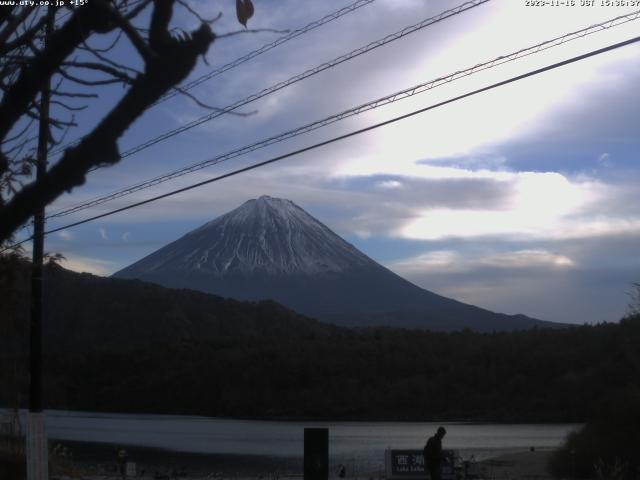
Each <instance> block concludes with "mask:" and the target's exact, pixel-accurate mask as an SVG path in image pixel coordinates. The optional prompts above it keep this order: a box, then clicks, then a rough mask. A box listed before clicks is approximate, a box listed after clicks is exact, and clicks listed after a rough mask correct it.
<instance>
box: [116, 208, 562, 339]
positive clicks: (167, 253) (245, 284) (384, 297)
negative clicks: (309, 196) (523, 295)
mask: <svg viewBox="0 0 640 480" xmlns="http://www.w3.org/2000/svg"><path fill="white" fill-rule="evenodd" d="M114 276H115V277H117V278H138V279H142V280H146V281H150V282H155V283H158V284H160V285H164V286H167V287H182V288H192V289H196V290H201V291H204V292H210V293H215V294H217V295H221V296H225V297H232V298H236V299H241V300H257V299H273V300H275V301H277V302H280V303H282V304H284V305H286V306H288V307H290V308H292V309H294V310H296V311H298V312H301V313H303V314H305V315H310V316H312V317H315V318H318V319H320V320H326V321H332V322H335V323H338V324H342V325H389V326H395V327H417V328H430V329H436V330H455V329H460V328H464V327H471V328H473V329H476V330H479V331H491V330H513V329H524V328H531V327H533V326H536V325H539V326H543V325H544V326H551V325H554V324H551V323H549V322H541V321H539V320H534V319H531V318H528V317H525V316H523V315H515V316H509V315H503V314H497V313H494V312H490V311H488V310H484V309H481V308H478V307H475V306H472V305H467V304H464V303H461V302H458V301H455V300H451V299H448V298H445V297H442V296H440V295H437V294H435V293H433V292H429V291H428V290H424V289H422V288H419V287H417V286H416V285H414V284H412V283H410V282H408V281H407V280H405V279H403V278H401V277H399V276H398V275H396V274H395V273H393V272H391V271H390V270H388V269H386V268H384V267H383V266H382V265H380V264H378V263H376V262H375V261H374V260H372V259H371V258H369V257H367V256H366V255H365V254H363V253H362V252H360V251H359V250H357V249H356V248H355V247H354V246H353V245H351V244H349V243H348V242H346V241H345V240H343V239H342V238H340V237H339V236H338V235H336V234H335V233H334V232H332V231H331V230H330V229H329V228H327V227H326V226H325V225H323V224H322V223H321V222H319V221H318V220H317V219H315V218H313V217H312V216H311V215H309V214H308V213H307V212H305V211H304V210H303V209H302V208H300V207H298V206H297V205H295V204H294V203H293V202H291V201H289V200H284V199H277V198H271V197H266V196H263V197H260V198H259V199H256V200H249V201H247V202H245V203H244V204H243V205H241V206H240V207H238V208H237V209H235V210H233V211H231V212H229V213H227V214H225V215H222V216H221V217H219V218H217V219H215V220H213V221H211V222H208V223H206V224H205V225H203V226H202V227H200V228H197V229H196V230H193V231H192V232H190V233H188V234H186V235H185V236H183V237H182V238H180V239H178V240H176V241H174V242H172V243H170V244H168V245H166V246H164V247H162V248H160V249H159V250H157V251H155V252H153V253H152V254H150V255H148V256H147V257H145V258H143V259H141V260H139V261H138V262H136V263H134V264H132V265H130V266H129V267H126V268H125V269H123V270H120V271H119V272H117V273H115V274H114Z"/></svg>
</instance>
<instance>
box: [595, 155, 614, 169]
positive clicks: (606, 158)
mask: <svg viewBox="0 0 640 480" xmlns="http://www.w3.org/2000/svg"><path fill="white" fill-rule="evenodd" d="M598 163H599V164H600V165H602V166H603V167H611V166H612V165H613V163H612V162H611V155H609V154H608V153H607V152H605V153H603V154H601V155H600V156H599V157H598Z"/></svg>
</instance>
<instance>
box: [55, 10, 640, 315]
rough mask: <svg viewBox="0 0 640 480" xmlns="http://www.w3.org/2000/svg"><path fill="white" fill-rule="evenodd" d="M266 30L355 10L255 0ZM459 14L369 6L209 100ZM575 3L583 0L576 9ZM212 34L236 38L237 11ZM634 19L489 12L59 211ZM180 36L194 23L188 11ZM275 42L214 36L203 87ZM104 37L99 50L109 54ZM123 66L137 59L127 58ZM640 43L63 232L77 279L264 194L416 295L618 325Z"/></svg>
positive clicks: (89, 115)
mask: <svg viewBox="0 0 640 480" xmlns="http://www.w3.org/2000/svg"><path fill="white" fill-rule="evenodd" d="M254 3H255V10H256V12H255V16H254V17H253V18H252V19H251V20H250V21H249V27H250V28H252V29H261V28H265V29H279V30H283V29H295V28H300V27H301V26H303V25H306V24H308V23H309V22H312V21H314V20H316V19H319V18H321V17H323V16H324V15H327V14H329V13H331V12H333V11H335V10H338V9H340V8H342V7H344V6H347V5H349V4H350V3H351V2H349V1H344V0H326V1H322V2H304V6H302V3H301V2H299V1H296V0H279V1H277V2H276V1H268V0H254ZM461 3H463V2H456V1H448V0H447V1H443V0H435V1H426V0H375V1H374V2H372V3H371V4H369V5H367V6H364V7H362V8H359V9H358V10H357V11H355V12H353V13H350V14H348V15H345V16H344V17H342V18H340V19H338V20H336V21H334V22H331V23H330V24H327V25H325V26H322V27H320V28H318V29H316V30H314V31H312V32H310V33H307V34H305V35H303V36H301V37H299V38H297V39H294V40H292V41H290V42H288V43H286V44H284V45H282V46H279V47H278V48H275V49H273V50H271V51H270V52H268V53H265V54H263V55H260V56H259V57H257V58H255V59H253V60H251V61H250V62H247V63H245V64H243V65H241V66H240V67H237V68H235V69H232V70H230V71H228V72H225V73H224V74H222V75H220V76H218V77H216V78H215V79H213V80H211V81H208V82H205V83H203V84H202V85H200V86H199V87H197V88H195V89H194V90H193V91H192V93H194V94H195V95H197V97H198V98H199V99H200V100H202V101H204V102H206V103H208V104H211V105H215V106H217V107H224V106H227V105H230V104H232V103H234V102H235V101H237V100H239V99H242V98H245V97H247V96H248V95H250V94H252V93H256V92H259V91H260V90H262V89H264V88H267V87H270V86H271V85H273V84H276V83H278V82H280V81H282V80H285V79H288V78H290V77H292V76H294V75H296V74H299V73H301V72H304V71H306V70H308V69H310V68H313V67H315V66H317V65H320V64H322V63H324V62H327V61H329V60H332V59H334V58H336V57H338V56H340V55H343V54H345V53H347V52H350V51H352V50H354V49H356V48H358V47H361V46H363V45H366V44H368V43H370V42H372V41H375V40H378V39H380V38H383V37H385V36H386V35H388V34H391V33H394V32H396V31H399V30H401V29H402V28H404V27H406V26H409V25H412V24H415V23H417V22H419V21H421V20H423V19H426V18H429V17H431V16H434V15H437V14H439V13H440V12H442V11H444V10H447V9H450V8H454V7H456V6H457V5H460V4H461ZM567 3H569V2H567ZM193 6H194V8H195V9H196V10H198V11H199V12H201V13H202V14H203V15H204V16H209V17H213V16H215V15H216V14H217V13H218V12H219V11H221V12H222V13H223V16H222V18H221V20H220V21H219V22H218V23H216V24H215V25H214V31H215V32H216V33H218V34H223V33H226V32H233V31H236V30H238V29H241V27H240V26H239V25H238V24H237V22H236V21H235V14H234V11H233V2H231V1H224V2H223V1H220V2H213V1H204V0H203V1H199V2H198V1H195V2H193ZM631 11H632V8H627V7H617V6H602V3H601V2H600V1H599V0H598V1H596V2H595V4H594V5H593V6H584V2H582V1H576V2H575V5H574V6H557V7H554V6H551V5H547V6H540V7H531V6H527V5H526V2H525V1H524V0H491V1H489V2H487V3H485V4H482V5H480V6H478V7H476V8H473V9H470V10H469V11H466V12H463V13H460V14H458V15H455V16H453V17H452V18H449V19H447V20H445V21H442V22H439V23H437V24H435V25H432V26H430V27H428V28H425V29H422V30H420V31H419V32H416V33H413V34H411V35H407V36H406V37H404V38H402V39H399V40H397V41H395V42H392V43H389V44H387V45H384V46H382V47H380V48H378V49H376V50H374V51H372V52H369V53H367V54H364V55H361V56H359V57H357V58H355V59H353V60H350V61H348V62H345V63H344V64H341V65H339V66H337V67H334V68H331V69H329V70H327V71H324V72H322V73H320V74H317V75H315V76H313V77H311V78H309V79H306V80H304V81H301V82H299V83H297V84H295V85H293V86H291V87H288V88H285V89H283V90H280V91H278V92H277V93H274V94H272V95H269V96H267V97H265V98H263V99H261V100H259V101H256V102H254V103H252V104H251V105H247V106H245V107H242V108H241V109H240V110H239V111H240V112H243V113H246V114H248V115H245V116H237V115H226V116H222V117H220V118H217V119H215V120H213V121H211V122H207V123H205V124H203V125H201V126H199V127H196V128H194V129H191V130H189V131H188V132H185V133H183V134H181V135H178V136H176V137H174V138H172V139H170V140H167V141H165V142H162V143H160V144H158V145H155V146H154V147H151V148H149V149H146V150H144V151H143V152H140V153H138V154H136V155H133V156H131V157H128V158H126V159H124V160H123V161H122V162H121V163H120V164H118V165H117V166H115V167H112V168H108V169H102V170H98V171H96V172H94V173H92V174H91V175H90V176H89V178H88V180H87V182H86V184H85V185H84V186H82V187H80V188H77V189H75V190H73V191H72V192H70V193H69V194H66V195H64V196H62V197H60V198H59V199H58V200H57V201H56V202H55V203H54V204H52V205H51V206H50V207H48V210H47V211H48V212H49V213H53V212H55V211H58V210H60V209H62V208H66V207H69V206H72V205H74V204H76V203H78V202H81V201H84V200H87V199H90V198H93V197H95V196H98V195H102V194H104V193H109V192H111V191H114V190H118V189H120V188H122V187H124V186H128V185H131V184H135V183H137V182H140V181H143V180H146V179H149V178H152V177H154V176H157V175H161V174H163V173H165V172H167V171H171V170H175V169H177V168H181V167H183V166H186V165H190V164H193V163H196V162H199V161H202V160H205V159H208V158H211V157H214V156H216V155H219V154H222V153H225V152H227V151H230V150H233V149H235V148H238V147H241V146H244V145H246V144H249V143H252V142H255V141H258V140H261V139H264V138H267V137H269V136H271V135H274V134H279V133H281V132H285V131H287V130H290V129H292V128H295V127H297V126H299V125H302V124H306V123H309V122H312V121H315V120H318V119H322V118H324V117H326V116H329V115H331V114H334V113H337V112H341V111H344V110H346V109H349V108H352V107H354V106H357V105H360V104H362V103H366V102H369V101H371V100H373V99H376V98H379V97H383V96H385V95H388V94H392V93H394V92H397V91H400V90H403V89H406V88H409V87H411V86H414V85H417V84H420V83H423V82H426V81H428V80H431V79H435V78H438V77H440V76H444V75H447V74H450V73H453V72H455V71H458V70H462V69H466V68H468V67H471V66H473V65H476V64H478V63H481V62H485V61H488V60H491V59H493V58H496V57H499V56H501V55H506V54H509V53H511V52H514V51H517V50H519V49H522V48H525V47H529V46H532V45H536V44H538V43H540V42H543V41H545V40H548V39H551V38H554V37H557V36H561V35H563V34H565V33H569V32H573V31H576V30H579V29H581V28H584V27H587V26H590V25H592V24H595V23H599V22H602V21H604V20H607V19H610V18H613V17H616V16H619V15H623V14H627V13H629V12H631ZM174 24H175V25H179V26H182V27H184V28H194V27H195V26H196V25H197V22H196V20H195V19H194V18H193V17H192V16H190V15H189V13H188V12H186V11H183V10H176V14H175V17H174ZM639 25H640V20H637V21H632V22H629V23H627V24H625V25H621V26H618V27H615V28H612V29H609V30H605V31H602V32H598V33H596V34H594V35H590V36H588V37H585V38H580V39H577V40H575V41H572V42H569V43H567V44H564V45H562V46H559V47H555V48H552V49H548V50H545V51H542V52H540V53H537V54H535V55H531V56H527V57H524V58H521V59H519V60H518V61H515V62H511V63H507V64H504V65H501V66H499V67H496V68H493V69H490V70H486V71H482V72H479V73H477V74H474V75H471V76H468V77H465V78H462V79H460V80H457V81H454V82H450V83H447V84H446V85H443V86H440V87H438V88H435V89H433V90H430V91H428V92H425V93H422V94H419V95H416V96H413V97H411V98H408V99H404V100H401V101H399V102H396V103H394V104H392V105H387V106H385V107H382V108H379V109H376V110H373V111H369V112H367V113H364V114H361V115H358V116H355V117H351V118H349V119H346V120H343V121H341V122H337V123H335V124H333V125H330V126H328V127H325V128H322V129H319V130H317V131H314V132H312V133H310V134H306V135H303V136H300V137H296V138H295V139H292V140H288V141H286V142H282V143H280V144H277V145H273V146H270V147H267V148H265V149H262V150H258V151H256V152H253V153H251V154H248V155H246V156H243V157H239V158H236V159H233V160H230V161H228V162H226V163H224V164H221V165H218V166H215V167H210V168H207V169H203V170H200V171H198V172H195V173H192V174H189V175H187V176H184V177H181V178H179V179H174V180H172V181H170V182H166V183H164V184H161V185H158V186H156V187H153V188H151V189H148V190H145V191H143V192H138V193H136V194H133V195H130V196H127V197H124V198H121V199H118V200H116V201H113V202H110V203H107V204H104V205H102V206H99V207H95V208H92V209H91V210H85V211H82V212H78V213H77V214H74V215H70V216H67V217H63V218H59V219H55V220H52V221H50V222H49V224H48V225H47V227H48V228H56V227H60V226H63V225H65V224H67V223H70V222H71V221H76V220H81V219H83V218H86V217H87V216H89V215H94V214H98V213H102V212H105V211H108V210H111V209H113V208H116V207H120V206H124V205H127V204H129V203H131V202H133V201H134V200H142V199H144V198H147V197H149V196H151V195H153V194H158V193H163V192H167V191H170V190H173V189H175V188H179V187H182V186H185V185H188V184H191V183H195V182H198V181H202V180H205V179H207V178H211V177H214V176H217V175H220V174H221V173H225V172H229V171H231V170H233V169H236V168H239V167H241V166H245V165H249V164H252V163H255V162H259V161H262V160H266V159H268V158H271V157H273V156H276V155H280V154H283V153H287V152H290V151H292V150H295V149H298V148H302V147H304V146H308V145H311V144H314V143H317V142H320V141H323V140H326V139H329V138H332V137H334V136H337V135H342V134H345V133H348V132H351V131H353V130H357V129H360V128H364V127H366V126H368V125H372V124H375V123H378V122H382V121H384V120H387V119H390V118H392V117H395V116H398V115H402V114H405V113H408V112H412V111H414V110H417V109H421V108H424V107H427V106H429V105H433V104H437V103H439V102H442V101H444V100H447V99H450V98H453V97H455V96H457V95H460V94H463V93H465V92H469V91H472V90H475V89H478V88H481V87H484V86H487V85H490V84H492V83H495V82H498V81H501V80H504V79H506V78H509V77H512V76H515V75H520V74H522V73H525V72H528V71H531V70H535V69H537V68H540V67H543V66H546V65H549V64H552V63H555V62H559V61H561V60H564V59H567V58H570V57H574V56H576V55H580V54H583V53H586V52H589V51H592V50H596V49H598V48H602V47H604V46H607V45H610V44H614V43H617V42H621V41H623V40H627V39H629V38H632V37H635V36H637V35H638V32H639V31H640V28H639ZM279 35H281V34H277V33H273V32H247V33H244V34H238V35H234V36H230V37H224V38H219V39H217V40H216V41H215V42H214V44H213V45H212V47H211V49H210V50H209V52H208V54H207V55H206V60H207V62H208V65H207V64H205V63H204V62H203V61H201V62H200V63H199V64H198V66H197V68H196V69H195V70H194V72H193V73H192V75H191V77H190V78H197V77H198V76H199V75H202V74H204V73H206V72H209V71H211V70H213V69H214V68H216V67H218V66H220V65H223V64H225V63H227V62H229V61H231V60H233V59H235V58H237V57H240V56H242V55H244V54H246V53H247V52H249V51H251V50H253V49H255V48H258V47H260V46H262V45H263V44H265V43H268V42H270V41H273V40H274V39H275V38H277V37H278V36H279ZM108 41H109V38H96V39H95V40H93V42H94V45H102V44H105V43H107V42H108ZM116 55H117V56H118V60H119V61H121V62H127V63H129V64H132V65H135V64H139V60H138V59H137V57H136V54H135V52H133V51H132V50H131V49H130V48H128V47H127V46H122V47H119V48H118V50H117V52H116ZM639 60H640V44H633V45H631V46H626V47H623V48H620V49H617V50H614V51H611V52H608V53H605V54H603V55H599V56H597V57H593V58H589V59H586V60H583V61H580V62H577V63H575V64H572V65H568V66H565V67H562V68H559V69H556V70H553V71H550V72H546V73H543V74H541V75H538V76H535V77H530V78H526V79H524V80H522V81H518V82H515V83H512V84H510V85H507V86H503V87H500V88H497V89H494V90H492V91H489V92H485V93H483V94H479V95H476V96H473V97H470V98H466V99H463V100H461V101H458V102H455V103H452V104H449V105H446V106H443V107H440V108H437V109H433V110H431V111H428V112H425V113H422V114H419V115H416V116H413V117H411V118H409V119H406V120H403V121H400V122H397V123H394V124H392V125H388V126H385V127H382V128H378V129H375V130H373V131H370V132H367V133H365V134H362V135H358V136H355V137H352V138H350V139H347V140H343V141H340V142H337V143H334V144H332V145H330V146H326V147H322V148H318V149H315V150H313V151H310V152H308V153H305V154H302V155H297V156H294V157H291V158H289V159H286V160H284V161H282V162H278V163H276V164H272V165H270V166H267V167H264V168H260V169H257V170H253V171H251V172H248V173H245V174H242V175H238V176H235V177H231V178H228V179H226V180H223V181H220V182H216V183H213V184H210V185H207V186H205V187H202V188H199V189H195V190H191V191H189V192H185V193H183V194H180V195H177V196H174V197H171V198H167V199H164V200H161V201H158V202H155V203H152V204H149V205H146V206H143V207H140V208H136V209H132V210H129V211H127V212H123V213H121V214H117V215H113V216H111V217H107V218H104V219H100V220H98V221H95V222H91V223H87V224H85V225H82V226H79V227H74V228H69V229H65V230H63V231H61V232H58V233H55V234H52V235H50V236H49V237H48V238H47V240H46V250H47V251H54V252H60V253H62V254H64V255H65V257H66V258H67V260H66V262H65V263H64V264H63V265H64V266H66V267H67V268H71V269H74V270H77V271H88V272H92V273H96V274H100V275H109V274H111V273H113V272H115V271H117V270H119V269H121V268H123V267H125V266H127V265H129V264H130V263H132V262H134V261H136V260H138V259H140V258H142V257H143V256H145V255H147V254H149V253H151V252H152V251H154V250H156V249H158V248H160V247H161V246H163V245H165V244H166V243H168V242H170V241H172V240H175V239H177V238H178V237H180V236H181V235H183V234H185V233H187V232H188V231H190V230H192V229H193V228H196V227H198V226H200V225H201V224H203V223H205V222H207V221H209V220H211V219H213V218H215V217H217V216H219V215H221V214H223V213H225V212H227V211H229V210H231V209H233V208H235V207H237V206H239V205H240V204H242V203H243V202H245V201H246V200H248V199H251V198H257V197H259V196H261V195H270V196H275V197H282V198H288V199H290V200H292V201H293V202H295V203H296V204H298V205H300V206H301V207H302V208H304V209H305V210H307V211H308V212H309V213H310V214H312V215H313V216H315V217H316V218H318V219H319V220H320V221H322V222H323V223H324V224H326V225H327V226H328V227H329V228H331V229H332V230H334V231H335V232H336V233H338V234H339V235H341V236H342V237H343V238H345V239H346V240H348V241H349V242H351V243H352V244H353V245H355V246H356V247H357V248H359V249H360V250H362V251H363V252H364V253H366V254H367V255H369V256H370V257H371V258H373V259H374V260H376V261H378V262H379V263H381V264H383V265H385V266H386V267H388V268H390V269H391V270H392V271H394V272H396V273H398V274H399V275H401V276H403V277H405V278H407V279H408V280H410V281H412V282H414V283H415V284H417V285H419V286H421V287H423V288H426V289H428V290H431V291H434V292H436V293H439V294H441V295H445V296H448V297H451V298H455V299H457V300H460V301H463V302H467V303H471V304H475V305H478V306H481V307H484V308H487V309H490V310H494V311H497V312H504V313H509V314H515V313H524V314H526V315H529V316H532V317H536V318H540V319H544V320H551V321H560V322H569V323H578V324H582V323H595V322H602V321H617V320H619V319H620V318H621V317H622V316H623V315H624V314H625V310H626V307H627V304H628V302H629V297H628V293H627V292H629V291H630V290H631V285H632V283H633V282H638V281H640V213H639V212H638V209H637V205H638V204H639V200H640V193H639V189H638V188H637V187H636V186H637V185H638V183H639V182H638V181H639V180H640V162H638V160H640V159H639V158H638V156H639V153H638V152H640V148H639V147H640V95H639V91H638V86H639V85H640V61H639ZM122 92H123V90H122V88H121V87H105V88H104V89H103V91H101V96H100V99H99V100H97V101H95V102H93V103H92V104H91V106H90V108H89V109H87V110H86V111H84V112H81V113H80V114H79V117H78V119H79V120H80V123H81V127H80V128H79V129H78V130H77V131H76V132H72V133H71V134H70V135H69V138H70V139H72V138H76V137H77V136H78V135H80V134H82V132H83V131H87V130H88V129H90V127H91V125H94V124H95V122H96V121H97V120H98V119H99V118H101V116H102V115H103V114H104V112H105V111H107V110H108V108H109V107H110V106H112V105H113V103H114V102H115V101H117V99H118V98H119V97H120V96H121V95H122ZM206 113H208V112H207V111H206V110H203V109H202V108H201V107H199V106H198V105H196V104H195V103H194V102H193V101H191V100H190V99H189V98H186V97H184V96H178V97H175V98H173V99H171V100H169V101H166V102H163V103H161V104H159V105H157V106H156V107H154V108H152V109H150V110H149V111H148V112H147V113H146V114H145V115H144V116H143V117H142V118H141V119H140V120H139V121H138V122H136V124H135V125H133V126H132V128H131V129H130V130H129V131H128V132H127V133H126V135H125V136H124V137H123V138H122V139H121V141H120V148H121V150H122V151H124V150H126V149H128V148H130V147H132V146H134V145H136V144H138V143H141V142H143V141H145V140H147V139H149V138H152V137H154V136H156V135H159V134H161V133H164V132H165V131H167V130H170V129H173V128H176V127H179V126H181V125H184V124H185V123H187V122H189V121H191V120H193V119H195V118H198V117H200V116H202V115H204V114H206Z"/></svg>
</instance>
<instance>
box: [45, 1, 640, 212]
mask: <svg viewBox="0 0 640 480" xmlns="http://www.w3.org/2000/svg"><path fill="white" fill-rule="evenodd" d="M638 18H640V10H639V11H636V12H634V13H630V14H628V15H621V16H618V17H615V18H613V19H610V20H607V21H605V22H601V23H599V24H595V25H591V26H589V27H587V28H583V29H581V30H577V31H574V32H571V33H567V34H565V35H562V36H559V37H556V38H553V39H551V40H547V41H545V42H542V43H539V44H537V45H534V46H531V47H527V48H523V49H521V50H518V51H515V52H512V53H509V54H507V55H501V56H499V57H496V58H494V59H493V60H490V61H487V62H483V63H479V64H476V65H474V66H473V67H470V68H467V69H464V70H459V71H457V72H454V73H451V74H449V75H445V76H442V77H438V78H436V79H433V80H429V81H427V82H424V83H421V84H418V85H415V86H413V87H410V88H407V89H404V90H401V91H399V92H395V93H393V94H391V95H387V96H385V97H382V98H378V99H376V100H373V101H371V102H368V103H365V104H362V105H359V106H357V107H354V108H351V109H348V110H345V111H343V112H340V113H337V114H334V115H331V116H329V117H326V118H323V119H321V120H317V121H315V122H312V123H309V124H306V125H303V126H301V127H297V128H295V129H293V130H289V131H287V132H284V133H281V134H278V135H275V136H272V137H269V138H267V139H264V140H260V141H258V142H255V143H252V144H250V145H246V146H243V147H241V148H238V149H235V150H232V151H230V152H226V153H224V154H221V155H218V156H216V157H213V158H211V159H208V160H205V161H203V162H198V163H195V164H192V165H190V166H187V167H184V168H181V169H178V170H175V171H173V172H169V173H167V174H164V175H161V176H158V177H155V178H153V179H150V180H147V181H144V182H141V183H138V184H136V185H132V186H129V187H126V188H124V189H120V190H117V191H115V192H112V193H110V194H108V195H103V196H100V197H97V198H94V199H92V200H89V201H87V202H83V203H80V204H78V205H75V206H73V207H70V208H67V209H65V210H61V211H59V212H57V213H54V214H52V215H50V216H49V217H48V218H55V217H62V216H66V215H69V214H71V213H75V212H78V211H80V210H85V209H87V208H90V207H93V206H96V205H100V204H102V203H106V202H108V201H111V200H114V199H117V198H120V197H123V196H126V195H130V194H132V193H134V192H137V191H140V190H143V189H145V188H149V187H152V186H155V185H158V184H160V183H163V182H166V181H168V180H171V179H174V178H177V177H180V176H183V175H186V174H189V173H192V172H195V171H198V170H201V169H203V168H207V167H210V166H213V165H217V164H219V163H222V162H224V161H227V160H230V159H232V158H235V157H239V156H242V155H246V154H248V153H251V152H253V151H256V150H258V149H261V148H265V147H267V146H270V145H273V144H275V143H280V142H282V141H285V140H289V139H291V138H293V137H296V136H299V135H302V134H305V133H309V132H311V131H314V130H317V129H319V128H322V127H325V126H327V125H330V124H332V123H335V122H338V121H340V120H344V119H346V118H349V117H352V116H355V115H358V114H360V113H363V112H365V111H369V110H373V109H376V108H379V107H381V106H384V105H387V104H390V103H394V102H396V101H399V100H402V99H404V98H408V97H411V96H414V95H417V94H419V93H424V92H425V91H428V90H431V89H433V88H436V87H438V86H441V85H444V84H447V83H450V82H452V81H455V80H458V79H460V78H463V77H467V76H470V75H473V74H475V73H478V72H480V71H483V70H487V69H490V68H494V67H496V66H499V65H502V64H504V63H508V62H512V61H515V60H517V59H520V58H524V57H526V56H529V55H533V54H535V53H539V52H542V51H545V50H548V49H550V48H553V47H557V46H559V45H562V44H564V43H567V42H570V41H572V40H576V39H579V38H583V37H585V36H587V35H592V34H594V33H597V32H600V31H602V30H606V29H609V28H612V27H615V26H619V25H622V24H624V23H628V22H630V21H633V20H637V19H638Z"/></svg>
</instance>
